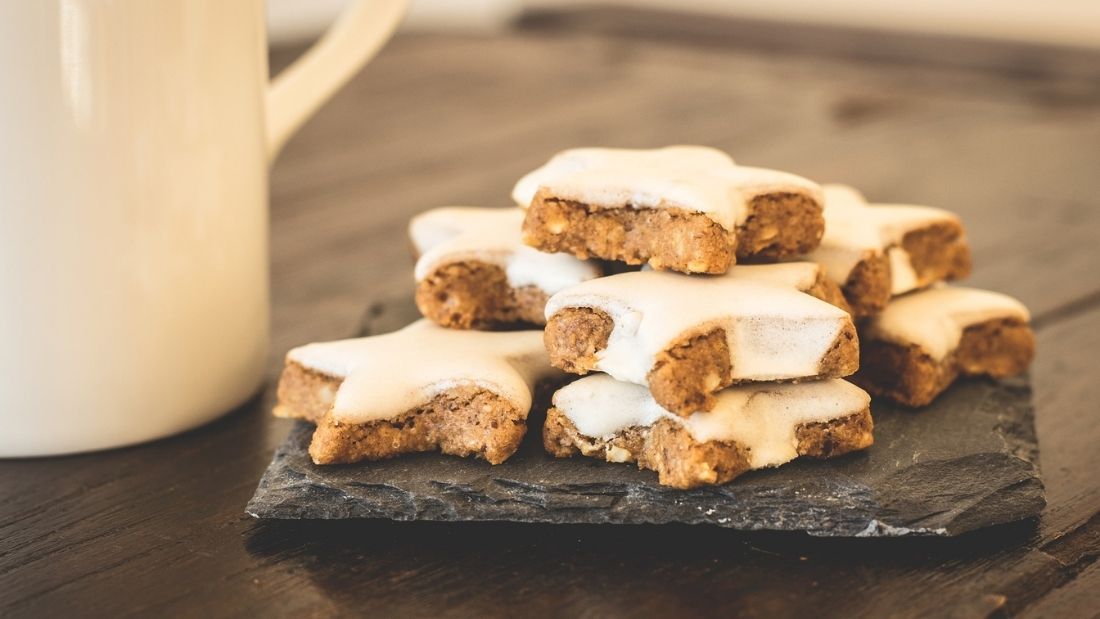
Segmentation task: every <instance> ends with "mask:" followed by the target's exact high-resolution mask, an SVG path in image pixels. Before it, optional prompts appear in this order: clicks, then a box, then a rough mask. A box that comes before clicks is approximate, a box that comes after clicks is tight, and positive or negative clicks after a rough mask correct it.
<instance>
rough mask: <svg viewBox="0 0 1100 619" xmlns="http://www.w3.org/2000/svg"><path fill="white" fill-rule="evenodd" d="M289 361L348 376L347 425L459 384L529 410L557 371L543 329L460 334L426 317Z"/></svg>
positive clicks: (341, 413)
mask: <svg viewBox="0 0 1100 619" xmlns="http://www.w3.org/2000/svg"><path fill="white" fill-rule="evenodd" d="M287 360H288V361H293V362H295V363H298V364H299V365H302V366H304V367H306V368H308V369H311V370H314V371H317V372H320V373H322V374H326V375H329V376H332V377H335V378H342V379H344V381H343V383H341V385H340V388H339V389H338V390H337V392H336V399H335V401H334V403H333V408H332V414H333V415H334V416H335V418H336V419H338V420H340V421H344V422H347V423H356V424H358V423H367V422H369V421H374V420H377V419H389V418H392V417H395V416H397V415H400V414H401V413H404V412H406V411H408V410H409V409H411V408H414V407H416V406H419V405H421V404H424V403H425V402H428V401H429V400H431V399H432V398H433V397H435V396H436V395H438V394H440V393H442V392H444V391H447V390H448V389H452V388H454V387H456V386H459V385H476V386H479V387H482V388H484V389H487V390H489V391H492V392H493V393H496V394H498V395H500V396H501V397H503V398H505V399H507V400H508V401H510V402H511V403H512V404H514V405H515V406H516V407H517V408H519V409H521V410H524V411H527V410H529V409H530V408H531V390H532V389H533V387H534V384H535V382H536V381H537V380H539V379H540V378H542V377H544V376H547V375H550V374H551V373H553V372H554V370H552V369H551V368H550V362H549V359H548V357H547V355H546V349H545V347H544V346H543V343H542V331H533V330H532V331H507V332H487V331H460V330H455V329H445V328H443V327H439V326H436V325H434V324H432V323H431V322H429V321H427V320H419V321H417V322H414V323H413V324H411V325H409V326H407V327H405V328H404V329H401V330H400V331H395V332H393V333H387V334H385V335H376V336H373V337H362V338H356V339H350V340H340V341H335V342H324V343H319V344H308V345H306V346H301V347H299V348H295V349H293V350H291V351H290V352H289V353H287Z"/></svg>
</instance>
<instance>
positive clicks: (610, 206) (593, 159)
mask: <svg viewBox="0 0 1100 619" xmlns="http://www.w3.org/2000/svg"><path fill="white" fill-rule="evenodd" d="M512 196H513V198H514V199H515V200H516V203H517V204H519V205H520V206H522V207H524V208H526V209H527V217H526V219H525V220H524V225H523V238H524V240H525V241H526V242H527V243H528V244H530V245H532V246H534V247H536V248H538V249H541V250H543V251H551V252H561V251H564V252H568V253H571V254H573V255H575V256H578V257H580V258H588V257H596V258H603V259H606V260H619V261H622V262H626V263H628V264H649V265H650V266H651V267H653V268H655V269H667V270H675V271H681V272H684V273H724V272H725V271H726V269H728V268H729V266H730V265H731V264H733V262H734V261H735V260H736V259H745V258H755V259H758V260H759V259H776V258H782V257H788V256H794V255H797V254H803V253H806V252H808V251H810V250H812V249H813V248H814V247H816V246H817V243H818V241H819V239H820V238H821V233H822V229H823V226H824V223H823V219H822V216H821V209H822V196H821V191H820V188H819V187H818V186H817V185H816V184H815V183H813V182H811V181H809V180H806V179H804V178H802V177H799V176H795V175H794V174H788V173H786V172H779V171H776V170H768V169H764V168H753V167H746V166H741V165H738V164H736V163H734V161H733V159H731V158H730V157H729V156H728V155H726V154H725V153H723V152H721V151H718V150H715V149H713V148H707V147H703V146H670V147H667V148H659V149H653V150H629V149H616V148H578V149H573V150H567V151H564V152H561V153H559V154H557V155H555V156H554V157H553V158H552V159H551V160H550V161H549V162H548V163H547V164H546V165H544V166H542V167H540V168H539V169H537V170H535V171H533V172H531V173H529V174H527V175H526V176H524V177H523V178H522V179H521V180H520V181H519V182H518V183H517V184H516V186H515V188H514V190H513V193H512Z"/></svg>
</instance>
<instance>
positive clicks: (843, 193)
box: [805, 185, 970, 316]
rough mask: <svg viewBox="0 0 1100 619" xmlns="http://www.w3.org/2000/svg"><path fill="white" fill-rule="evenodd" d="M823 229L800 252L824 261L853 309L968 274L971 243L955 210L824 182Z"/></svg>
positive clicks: (874, 308) (858, 311)
mask: <svg viewBox="0 0 1100 619" xmlns="http://www.w3.org/2000/svg"><path fill="white" fill-rule="evenodd" d="M824 189H825V235H824V236H823V237H822V239H821V246H820V247H818V248H817V249H816V250H814V251H813V252H811V253H809V254H808V255H807V256H806V257H805V258H806V259H807V260H812V261H814V262H817V263H819V264H821V265H823V266H824V267H825V269H826V271H827V272H828V273H829V276H830V277H831V278H832V279H833V280H834V281H836V282H837V283H838V284H840V285H841V287H842V288H843V290H844V295H845V297H846V298H847V299H848V304H849V305H850V306H851V308H852V313H853V314H855V315H856V316H869V315H872V314H875V313H877V312H879V311H881V310H882V308H884V307H886V303H887V302H888V301H889V300H890V297H891V296H892V295H898V294H902V293H905V292H909V291H912V290H916V289H918V288H925V287H927V286H929V285H930V284H933V283H935V282H940V281H947V280H953V279H958V278H962V277H966V276H967V275H969V274H970V245H969V244H968V243H967V240H966V231H965V230H964V228H963V225H962V221H961V220H960V219H959V218H958V216H956V215H955V214H954V213H951V212H948V211H945V210H943V209H938V208H932V207H929V206H912V205H906V204H868V203H867V201H866V200H865V199H864V197H863V195H862V194H860V193H859V192H858V191H856V190H855V189H853V188H852V187H848V186H847V185H825V187H824Z"/></svg>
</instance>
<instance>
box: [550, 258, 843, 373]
mask: <svg viewBox="0 0 1100 619" xmlns="http://www.w3.org/2000/svg"><path fill="white" fill-rule="evenodd" d="M754 269H755V270H754ZM806 271H808V269H807V268H806V267H804V266H798V265H797V264H783V265H767V266H766V267H761V266H751V267H736V268H734V269H731V270H730V272H729V273H727V274H725V275H718V276H707V275H682V274H679V273H669V272H664V271H638V272H633V273H622V274H619V275H613V276H611V277H603V278H600V279H594V280H590V281H587V282H584V283H582V284H580V285H577V286H573V287H572V288H568V289H566V290H564V291H562V292H559V293H558V294H556V295H554V296H553V297H551V298H550V301H549V302H548V303H547V305H546V317H547V319H549V318H550V317H551V316H553V315H554V314H555V313H557V312H559V311H561V310H562V309H564V308H568V307H589V308H597V309H600V310H602V311H604V312H606V313H607V314H608V315H609V316H611V318H612V319H613V320H614V322H615V326H614V329H613V330H612V332H611V336H610V337H609V338H608V343H607V348H605V349H604V350H603V351H601V352H599V353H598V354H597V362H596V369H598V370H600V371H602V372H607V373H608V374H611V375H612V376H614V377H615V378H617V379H619V380H623V381H627V382H631V383H636V384H639V385H645V384H647V380H646V375H647V374H648V373H649V370H650V369H651V368H652V367H653V364H654V361H655V359H656V355H657V354H658V353H659V352H661V351H662V350H664V349H666V348H668V347H669V345H671V344H672V343H673V341H674V340H676V339H678V338H680V337H681V336H683V335H685V334H687V333H689V332H691V333H702V332H704V331H707V330H709V329H710V328H712V327H723V328H724V329H725V331H726V334H727V338H728V342H729V348H730V356H731V360H732V362H733V377H734V379H735V380H755V381H765V380H781V379H791V378H803V377H808V376H814V375H816V374H817V373H818V367H819V366H820V363H821V359H822V357H823V356H824V355H825V354H826V353H827V352H828V350H829V348H830V346H831V345H832V343H833V341H834V340H835V339H836V337H837V335H838V334H839V333H840V331H841V329H843V328H844V327H845V326H848V325H850V324H851V317H850V316H849V315H848V313H847V312H845V311H844V310H841V309H839V308H837V307H834V306H832V305H829V304H828V303H825V302H824V301H820V300H818V299H816V298H814V297H811V296H810V295H807V294H803V293H802V292H800V291H799V290H798V289H797V288H795V287H792V286H791V285H790V283H789V282H784V281H783V278H782V277H780V276H785V277H790V276H791V275H796V276H797V277H796V278H795V279H799V280H802V279H804V278H805V277H806V275H805V272H806ZM746 273H751V274H752V275H751V276H747V275H746ZM769 274H770V275H771V276H772V277H776V278H777V279H776V280H774V281H765V280H767V278H768V275H769Z"/></svg>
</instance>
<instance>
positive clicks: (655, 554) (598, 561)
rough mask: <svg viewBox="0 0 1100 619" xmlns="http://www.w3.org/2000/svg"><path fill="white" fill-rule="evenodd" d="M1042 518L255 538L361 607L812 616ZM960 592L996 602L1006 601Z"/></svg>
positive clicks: (1003, 539) (887, 591) (391, 530)
mask: <svg viewBox="0 0 1100 619" xmlns="http://www.w3.org/2000/svg"><path fill="white" fill-rule="evenodd" d="M1036 524H1037V521H1036V520H1035V519H1032V520H1027V521H1022V522H1017V523H1013V524H1008V525H1002V526H997V527H992V528H989V529H984V530H981V531H976V532H973V533H969V534H966V535H962V536H960V537H956V538H903V539H824V538H813V537H809V536H807V535H804V534H796V533H773V532H756V533H741V532H734V531H727V530H722V529H719V528H716V527H710V526H690V525H660V526H656V525H626V526H622V525H620V526H615V525H533V524H520V523H502V522H470V523H437V522H408V523H402V522H392V521H376V520H358V521H356V520H341V521H320V520H306V521H264V522H259V523H257V524H256V526H255V527H254V528H253V530H252V531H251V533H250V534H249V536H248V538H247V541H246V548H247V550H248V552H249V553H251V554H252V555H253V556H255V557H257V558H262V559H265V560H272V559H275V560H278V561H280V562H286V563H290V564H292V565H294V566H296V567H300V568H302V569H304V570H305V572H306V574H307V575H308V577H309V579H310V580H311V581H312V583H313V584H314V585H316V587H317V589H318V590H320V591H322V592H323V594H324V595H325V596H327V597H328V598H329V599H330V600H331V601H332V602H333V603H335V604H337V605H339V606H341V607H347V608H348V609H349V610H362V609H363V608H364V606H363V605H364V604H366V605H368V606H374V605H378V606H379V607H381V608H384V609H385V610H386V611H387V612H397V613H409V614H427V613H432V612H434V611H437V610H439V609H448V610H449V611H452V612H454V613H455V614H462V615H467V614H489V615H495V614H499V613H500V612H501V611H502V610H503V609H516V608H521V607H522V608H526V609H530V611H532V612H535V611H541V612H543V613H554V614H565V615H575V614H593V615H610V616H618V615H624V614H636V613H637V612H638V611H644V612H645V613H646V614H650V616H652V615H653V614H656V615H661V614H664V613H671V612H674V611H675V612H684V611H685V610H686V611H691V610H692V609H694V610H697V611H700V612H701V611H704V610H705V611H708V612H713V611H715V610H723V609H724V610H727V611H730V612H738V613H739V614H742V613H743V611H745V610H747V609H756V610H757V611H758V612H760V613H762V614H773V613H774V612H779V613H780V614H785V613H786V612H788V611H789V610H792V609H798V610H800V611H804V612H810V613H813V612H814V610H815V607H817V606H818V605H822V604H825V605H828V604H836V606H832V608H834V609H836V608H838V607H841V608H845V609H846V610H851V609H852V605H853V604H855V605H856V607H864V606H865V607H866V608H867V609H869V610H873V609H874V608H875V607H876V604H878V603H879V602H880V601H882V600H884V599H896V598H897V597H898V596H899V595H900V596H902V597H904V596H907V595H910V594H911V593H910V591H911V589H912V586H913V585H912V583H913V582H914V578H916V579H927V578H928V576H929V575H933V577H941V576H943V577H948V578H950V579H952V581H953V582H955V583H959V584H960V586H969V585H970V584H975V585H977V584H978V583H977V582H976V581H977V579H976V578H975V575H976V574H978V573H979V572H980V568H979V567H978V566H980V565H984V566H989V565H995V564H999V563H1003V562H1013V561H1016V560H1018V557H1019V556H1022V555H1023V554H1026V552H1027V545H1028V542H1030V541H1033V540H1035V539H1036ZM861 589H862V590H863V591H861ZM912 594H914V595H915V593H912ZM884 596H885V597H884ZM998 600H999V601H998ZM964 601H965V603H967V604H977V605H978V606H979V607H980V608H975V610H982V609H984V612H989V611H990V610H993V609H995V608H996V607H997V606H998V605H999V604H1000V603H1003V598H1001V597H999V596H993V597H989V596H983V595H968V596H965V598H964ZM891 603H893V602H891ZM953 603H955V604H958V603H960V601H959V600H956V601H954V602H953ZM502 605H503V606H502ZM629 609H634V611H633V612H631V611H629ZM747 614H752V613H747Z"/></svg>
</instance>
